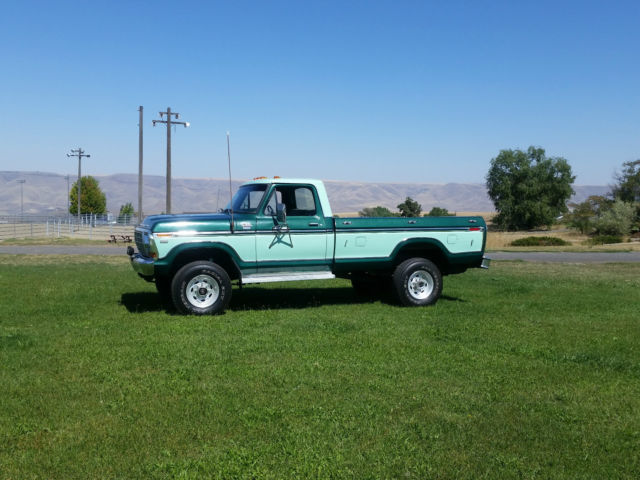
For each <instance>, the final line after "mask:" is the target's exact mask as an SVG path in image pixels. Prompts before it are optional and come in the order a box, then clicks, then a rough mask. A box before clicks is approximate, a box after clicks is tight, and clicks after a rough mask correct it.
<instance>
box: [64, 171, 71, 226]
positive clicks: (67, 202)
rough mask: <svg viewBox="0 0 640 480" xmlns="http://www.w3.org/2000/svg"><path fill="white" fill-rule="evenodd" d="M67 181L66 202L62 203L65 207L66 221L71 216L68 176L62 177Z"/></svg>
mask: <svg viewBox="0 0 640 480" xmlns="http://www.w3.org/2000/svg"><path fill="white" fill-rule="evenodd" d="M64 178H65V180H66V181H67V200H66V201H65V202H64V203H65V204H66V205H67V220H68V219H69V217H70V216H71V200H70V198H69V175H65V176H64Z"/></svg>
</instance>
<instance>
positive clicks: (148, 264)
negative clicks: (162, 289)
mask: <svg viewBox="0 0 640 480" xmlns="http://www.w3.org/2000/svg"><path fill="white" fill-rule="evenodd" d="M129 259H130V260H131V266H132V267H133V269H134V270H135V271H136V272H137V273H138V275H140V276H141V277H145V278H149V279H151V278H153V276H154V274H155V268H154V261H153V259H152V258H148V257H143V256H142V255H140V254H139V253H134V254H132V255H129Z"/></svg>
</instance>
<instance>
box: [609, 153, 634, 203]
mask: <svg viewBox="0 0 640 480" xmlns="http://www.w3.org/2000/svg"><path fill="white" fill-rule="evenodd" d="M616 180H617V182H618V184H617V185H614V186H613V188H612V192H611V193H612V194H613V197H614V198H618V199H620V200H622V201H624V202H631V203H633V202H640V160H635V161H633V162H624V163H623V164H622V173H619V174H617V175H616Z"/></svg>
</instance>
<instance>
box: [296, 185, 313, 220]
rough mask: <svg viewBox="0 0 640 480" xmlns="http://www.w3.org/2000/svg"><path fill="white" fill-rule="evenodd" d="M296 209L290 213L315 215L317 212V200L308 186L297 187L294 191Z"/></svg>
mask: <svg viewBox="0 0 640 480" xmlns="http://www.w3.org/2000/svg"><path fill="white" fill-rule="evenodd" d="M294 198H295V209H294V210H292V212H291V213H290V215H298V216H313V215H315V214H316V202H315V199H314V198H313V192H312V191H311V189H310V188H308V187H296V189H295V191H294Z"/></svg>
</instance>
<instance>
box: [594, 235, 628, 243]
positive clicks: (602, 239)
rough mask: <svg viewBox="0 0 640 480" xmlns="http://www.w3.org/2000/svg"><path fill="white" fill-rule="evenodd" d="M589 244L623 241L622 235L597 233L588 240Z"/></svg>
mask: <svg viewBox="0 0 640 480" xmlns="http://www.w3.org/2000/svg"><path fill="white" fill-rule="evenodd" d="M587 243H588V244H589V245H606V244H609V243H622V237H621V236H619V235H596V236H595V237H592V238H590V239H589V240H587Z"/></svg>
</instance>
